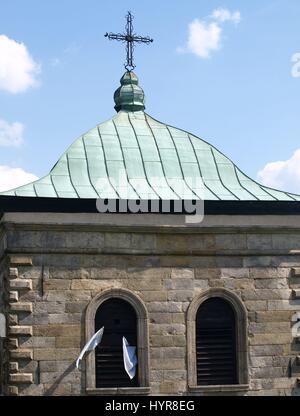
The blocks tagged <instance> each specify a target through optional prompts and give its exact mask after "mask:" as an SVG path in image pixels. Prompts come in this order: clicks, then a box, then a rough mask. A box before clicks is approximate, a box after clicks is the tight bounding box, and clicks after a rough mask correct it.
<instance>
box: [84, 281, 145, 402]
mask: <svg viewBox="0 0 300 416" xmlns="http://www.w3.org/2000/svg"><path fill="white" fill-rule="evenodd" d="M102 326H104V333H103V337H102V340H101V343H100V344H99V345H98V346H97V348H96V349H95V350H94V351H91V352H90V353H89V354H87V356H86V392H87V393H88V394H104V395H105V394H116V395H119V394H148V393H149V392H150V381H149V330H148V314H147V310H146V307H145V305H144V303H143V301H142V300H141V299H140V298H139V297H138V296H137V295H135V294H134V293H132V292H131V291H129V290H127V289H108V290H104V291H103V292H100V293H99V294H98V295H96V296H95V297H94V298H93V299H92V300H91V302H90V303H89V305H88V307H87V310H86V331H85V340H83V341H84V342H83V343H82V344H83V345H84V343H85V342H87V341H88V340H89V339H90V338H91V337H92V336H93V334H94V333H95V332H96V331H97V330H98V329H100V328H101V327H102ZM123 337H125V338H126V340H127V341H128V344H129V345H130V346H135V347H136V355H137V368H136V375H135V377H134V378H133V379H130V378H129V376H128V374H127V373H126V371H125V368H124V361H123V344H122V339H123Z"/></svg>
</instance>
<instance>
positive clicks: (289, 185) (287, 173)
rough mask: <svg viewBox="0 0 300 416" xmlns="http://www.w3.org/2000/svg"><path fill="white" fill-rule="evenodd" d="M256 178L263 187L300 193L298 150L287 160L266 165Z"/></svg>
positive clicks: (299, 153)
mask: <svg viewBox="0 0 300 416" xmlns="http://www.w3.org/2000/svg"><path fill="white" fill-rule="evenodd" d="M257 178H258V180H259V181H260V182H261V183H262V184H263V185H266V186H270V187H272V188H279V189H282V190H284V191H288V192H294V193H300V149H297V150H296V151H295V152H294V154H293V155H292V157H291V158H290V159H288V160H285V161H278V162H271V163H267V164H266V166H265V167H264V168H263V169H262V170H261V171H259V172H258V174H257Z"/></svg>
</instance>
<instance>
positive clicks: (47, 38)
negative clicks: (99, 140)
mask: <svg viewBox="0 0 300 416" xmlns="http://www.w3.org/2000/svg"><path fill="white" fill-rule="evenodd" d="M127 10H131V11H132V13H133V14H134V16H135V20H134V27H135V31H136V32H137V33H138V34H142V35H150V36H151V37H153V38H154V42H153V44H151V45H149V46H148V45H141V46H137V47H136V51H135V61H136V65H137V67H136V69H135V72H136V74H137V75H138V77H139V80H140V85H141V86H142V88H143V89H144V91H145V94H146V99H147V101H146V111H147V112H148V113H149V114H151V115H152V116H153V117H155V118H157V119H159V120H160V121H163V122H166V123H169V124H171V125H174V126H177V127H180V128H183V129H185V130H188V131H190V132H192V133H194V134H196V135H198V136H200V137H201V138H203V139H205V140H207V141H209V142H210V143H212V144H213V145H215V146H216V147H217V148H218V149H219V150H221V151H222V152H224V153H225V154H226V155H227V156H228V157H230V158H231V159H232V160H233V161H234V162H235V163H236V164H237V165H238V166H239V167H240V168H241V169H242V170H243V171H244V172H245V173H247V174H248V175H250V176H251V177H252V178H259V179H260V180H261V181H263V182H264V183H265V184H267V185H271V186H275V187H279V188H283V189H286V190H288V191H295V192H300V167H299V166H300V150H299V151H298V153H297V150H298V149H299V148H300V122H299V100H300V65H299V68H298V66H297V65H298V63H299V61H300V55H299V54H300V25H299V20H300V2H299V0H288V1H283V0H252V1H251V2H250V1H248V2H245V1H241V0H239V1H238V0H230V1H229V0H227V1H226V2H224V1H221V0H220V1H214V0H210V1H205V0H203V1H201V2H199V1H196V0H186V1H185V2H183V1H182V0H172V1H171V0H166V1H164V2H162V1H158V0H152V1H151V2H146V1H132V0H128V1H127V2H126V4H125V2H124V1H120V0H114V1H113V2H102V1H99V0H85V1H79V0H59V1H58V0H53V1H51V2H50V1H43V2H42V1H39V0H26V2H25V1H24V0H9V1H8V0H2V1H1V13H0V187H1V186H2V188H1V189H2V190H4V188H5V187H6V188H9V187H11V186H12V185H15V182H14V181H15V180H17V179H18V180H19V178H21V177H22V179H23V181H24V178H26V179H27V181H28V180H29V179H31V178H32V177H30V176H28V175H27V174H28V173H30V174H33V175H36V176H38V177H41V176H43V175H45V174H46V173H48V171H49V170H50V169H51V167H52V166H53V165H54V164H55V162H56V161H57V159H58V158H59V156H60V155H61V154H62V153H63V152H64V151H65V149H66V148H67V147H68V146H69V145H70V144H71V143H72V141H74V140H75V139H76V138H77V137H78V136H79V135H80V134H82V133H84V132H85V131H87V130H89V129H90V128H92V127H94V126H95V125H96V124H97V123H99V122H102V121H105V120H106V119H108V118H110V117H111V116H112V115H114V114H115V110H114V108H113V106H114V103H113V93H114V91H115V89H116V88H117V87H118V86H119V79H120V77H121V75H122V74H123V72H124V68H123V62H124V59H125V49H124V46H123V44H121V43H118V42H110V41H108V40H107V39H106V38H105V37H104V33H105V32H107V31H114V32H122V31H123V30H124V25H125V18H124V16H125V14H126V12H127ZM216 10H219V13H217V14H216V13H215V11H216ZM220 10H221V11H223V12H222V13H220ZM225 11H226V12H227V14H226V13H225V14H224V12H225ZM1 41H2V44H1ZM15 42H18V44H16V43H15ZM188 42H189V43H188ZM20 43H22V44H23V49H22V51H21V49H20V48H18V45H19V46H20ZM1 45H2V49H1ZM10 45H12V47H11V48H10ZM14 47H15V48H14ZM14 50H15V53H16V57H14V56H13V57H12V54H13V53H14V52H13V51H14ZM24 51H25V52H24ZM5 54H8V55H9V56H8V57H6V56H5ZM18 54H19V55H18ZM26 54H27V55H26ZM25 55H26V56H25ZM25 58H26V59H27V61H26V59H25ZM19 59H20V61H19ZM22 59H23V61H22ZM24 59H25V61H26V62H25V63H24ZM292 59H294V63H293V62H292ZM22 65H23V66H22ZM1 66H2V67H1ZM5 66H6V67H5ZM12 66H13V68H12ZM7 68H8V69H9V71H8V69H7ZM298 69H299V71H298ZM22 71H23V72H22ZM298 75H299V76H298ZM1 77H2V79H1ZM13 77H15V78H13ZM22 77H23V78H22ZM12 78H13V79H12ZM279 161H281V162H280V163H278V162H279ZM271 162H273V163H271ZM274 162H277V163H274ZM298 162H299V163H298ZM270 163H271V164H270ZM259 171H260V172H261V173H260V174H259V175H258V172H259ZM26 175H27V176H26ZM1 176H2V178H1Z"/></svg>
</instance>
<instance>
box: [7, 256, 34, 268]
mask: <svg viewBox="0 0 300 416" xmlns="http://www.w3.org/2000/svg"><path fill="white" fill-rule="evenodd" d="M10 264H11V265H16V266H32V258H31V257H29V256H10Z"/></svg>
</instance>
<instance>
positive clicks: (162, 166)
mask: <svg viewBox="0 0 300 416" xmlns="http://www.w3.org/2000/svg"><path fill="white" fill-rule="evenodd" d="M145 121H146V123H147V125H148V127H149V130H150V131H151V134H152V136H153V138H154V142H155V145H156V148H157V152H158V156H159V159H160V163H161V168H162V170H163V173H164V177H165V180H166V182H167V184H168V186H169V188H170V189H171V190H172V192H173V193H174V194H175V195H177V196H178V198H179V199H181V198H180V196H179V195H178V194H177V192H175V191H174V189H173V188H172V186H171V185H170V184H169V182H168V179H167V178H166V172H165V169H164V165H163V162H162V159H161V155H160V152H159V147H158V144H157V141H156V138H155V134H154V132H153V130H152V128H151V126H150V124H149V121H148V119H147V114H146V113H145Z"/></svg>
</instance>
